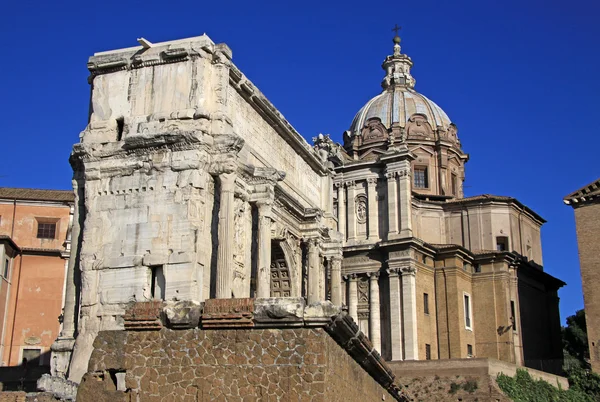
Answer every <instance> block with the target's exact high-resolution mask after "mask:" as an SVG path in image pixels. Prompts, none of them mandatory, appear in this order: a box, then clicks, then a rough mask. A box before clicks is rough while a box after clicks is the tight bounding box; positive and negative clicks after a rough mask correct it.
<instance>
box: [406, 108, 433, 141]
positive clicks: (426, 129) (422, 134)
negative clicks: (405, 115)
mask: <svg viewBox="0 0 600 402" xmlns="http://www.w3.org/2000/svg"><path fill="white" fill-rule="evenodd" d="M406 135H407V137H408V138H431V139H433V129H432V128H431V125H430V124H429V122H428V121H427V116H425V115H424V114H420V113H415V114H413V115H412V116H410V118H409V119H408V123H407V124H406Z"/></svg>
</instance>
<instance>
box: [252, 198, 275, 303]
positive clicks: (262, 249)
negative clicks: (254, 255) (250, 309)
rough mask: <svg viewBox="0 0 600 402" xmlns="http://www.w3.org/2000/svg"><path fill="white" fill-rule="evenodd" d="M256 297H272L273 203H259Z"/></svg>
mask: <svg viewBox="0 0 600 402" xmlns="http://www.w3.org/2000/svg"><path fill="white" fill-rule="evenodd" d="M257 206H258V234H257V235H258V236H257V237H258V239H257V240H258V264H257V275H256V276H257V277H256V297H270V296H271V222H272V220H271V202H270V201H259V202H258V203H257Z"/></svg>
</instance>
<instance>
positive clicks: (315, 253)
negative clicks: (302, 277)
mask: <svg viewBox="0 0 600 402" xmlns="http://www.w3.org/2000/svg"><path fill="white" fill-rule="evenodd" d="M319 272H320V269H319V243H318V240H317V239H316V238H314V239H309V241H308V304H312V303H316V302H318V301H320V299H319V280H320V277H319Z"/></svg>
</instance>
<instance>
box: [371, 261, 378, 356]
mask: <svg viewBox="0 0 600 402" xmlns="http://www.w3.org/2000/svg"><path fill="white" fill-rule="evenodd" d="M369 303H370V306H369V330H370V332H371V333H370V336H369V338H370V339H371V342H372V343H373V347H374V348H375V349H377V351H378V352H379V353H381V314H380V312H379V272H371V273H370V274H369Z"/></svg>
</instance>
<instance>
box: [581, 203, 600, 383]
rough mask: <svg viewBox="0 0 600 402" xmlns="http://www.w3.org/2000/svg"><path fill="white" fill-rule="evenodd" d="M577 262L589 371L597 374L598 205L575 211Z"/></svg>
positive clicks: (599, 366) (599, 295)
mask: <svg viewBox="0 0 600 402" xmlns="http://www.w3.org/2000/svg"><path fill="white" fill-rule="evenodd" d="M575 222H576V225H577V243H578V246H579V263H580V267H581V282H582V285H583V299H584V305H585V317H586V323H587V333H588V341H589V346H590V358H591V363H592V370H594V371H595V372H597V373H599V372H600V293H599V292H598V290H597V288H598V283H599V282H600V241H599V240H598V239H599V238H600V203H593V204H584V205H582V206H581V207H578V208H575Z"/></svg>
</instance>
